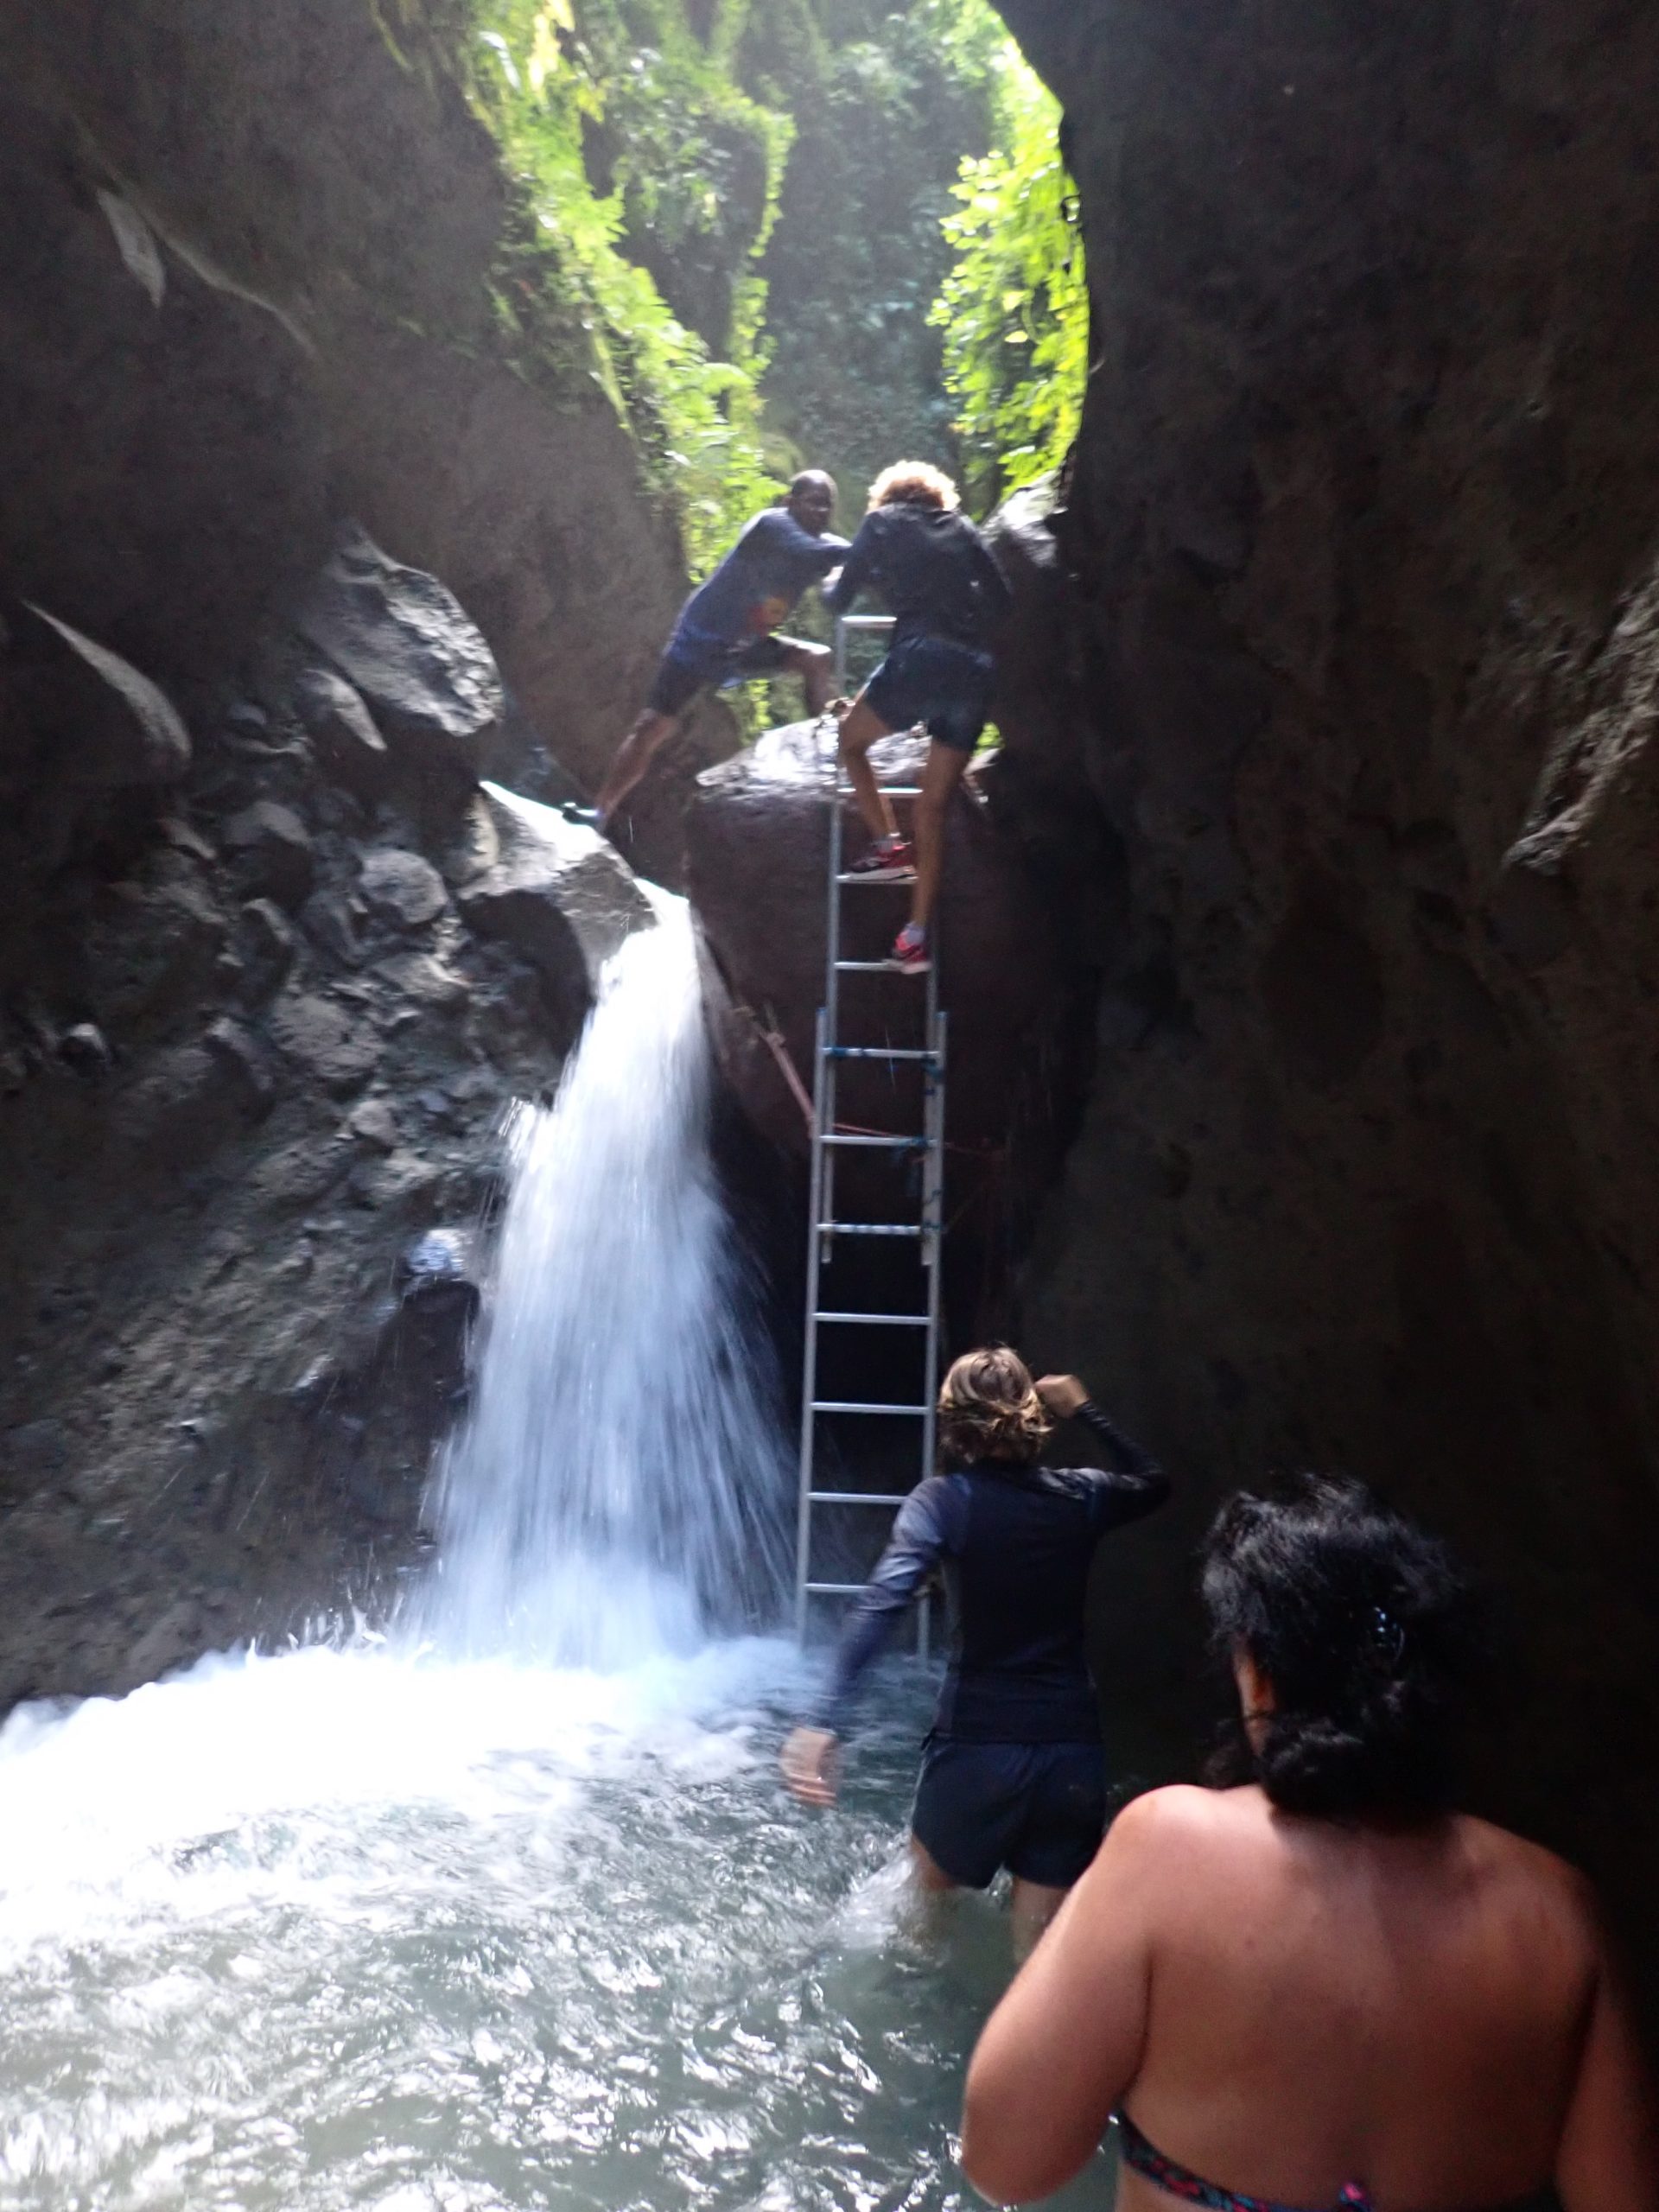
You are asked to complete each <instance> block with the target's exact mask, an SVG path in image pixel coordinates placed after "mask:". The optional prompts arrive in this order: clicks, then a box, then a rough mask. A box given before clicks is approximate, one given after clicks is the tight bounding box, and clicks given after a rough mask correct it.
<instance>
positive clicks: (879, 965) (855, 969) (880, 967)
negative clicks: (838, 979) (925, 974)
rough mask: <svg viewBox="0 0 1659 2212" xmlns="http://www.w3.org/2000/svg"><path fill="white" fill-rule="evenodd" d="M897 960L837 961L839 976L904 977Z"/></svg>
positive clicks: (837, 973)
mask: <svg viewBox="0 0 1659 2212" xmlns="http://www.w3.org/2000/svg"><path fill="white" fill-rule="evenodd" d="M904 972H905V971H904V969H902V968H901V967H900V966H899V963H898V962H897V961H896V960H837V961H836V975H837V976H902V975H903V974H904Z"/></svg>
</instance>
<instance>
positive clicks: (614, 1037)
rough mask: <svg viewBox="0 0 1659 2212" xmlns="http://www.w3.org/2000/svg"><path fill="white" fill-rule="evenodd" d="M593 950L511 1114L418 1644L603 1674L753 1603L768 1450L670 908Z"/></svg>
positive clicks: (772, 1389)
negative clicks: (460, 1423) (500, 1197)
mask: <svg viewBox="0 0 1659 2212" xmlns="http://www.w3.org/2000/svg"><path fill="white" fill-rule="evenodd" d="M656 904H657V906H658V917H659V918H658V925H657V927H655V928H654V929H646V930H643V931H637V932H636V933H635V934H634V935H633V936H632V937H631V938H628V939H627V940H626V943H625V944H623V945H622V946H621V948H620V950H619V951H617V952H616V953H615V954H614V955H613V957H612V958H611V959H610V961H609V962H608V963H607V965H606V968H605V970H604V973H603V976H602V977H601V984H600V990H599V997H598V1003H597V1005H596V1006H595V1007H594V1011H593V1014H591V1016H590V1017H589V1020H588V1027H587V1028H586V1030H585V1032H584V1033H583V1035H582V1041H581V1043H580V1045H579V1046H578V1048H577V1051H576V1052H575V1057H574V1058H573V1060H572V1061H571V1063H570V1065H569V1067H568V1068H567V1070H566V1071H565V1076H564V1080H563V1084H562V1085H561V1087H560V1090H559V1092H558V1095H557V1097H556V1100H555V1102H554V1103H553V1105H552V1106H551V1107H550V1108H542V1107H533V1106H520V1107H518V1109H515V1113H514V1117H513V1121H512V1127H511V1129H510V1132H509V1142H510V1152H511V1182H510V1189H509V1197H508V1201H507V1206H506V1212H505V1221H504V1224H503V1228H502V1234H501V1239H500V1248H499V1267H498V1272H497V1279H496V1285H495V1290H494V1295H493V1301H492V1304H491V1309H490V1317H489V1320H488V1324H487V1330H486V1337H485V1340H484V1344H483V1348H482V1355H481V1358H480V1363H479V1368H478V1376H477V1390H476V1395H475V1398H474V1408H473V1412H472V1414H471V1416H470V1418H469V1420H468V1421H467V1425H466V1427H465V1428H464V1429H463V1430H462V1431H461V1433H460V1434H459V1435H458V1436H457V1438H456V1439H455V1440H454V1442H453V1444H452V1445H451V1446H450V1447H449V1449H448V1452H447V1453H446V1455H445V1459H444V1462H443V1465H442V1471H441V1475H440V1493H441V1516H442V1518H441V1553H440V1560H441V1564H440V1566H439V1568H438V1571H437V1573H436V1575H435V1578H434V1581H433V1583H432V1586H430V1588H429V1591H428V1592H427V1594H426V1599H425V1610H424V1618H423V1627H424V1629H425V1631H426V1633H427V1634H428V1635H429V1636H430V1637H431V1638H432V1639H433V1641H434V1642H435V1643H436V1644H438V1645H439V1647H440V1648H442V1649H448V1650H458V1651H461V1652H467V1653H474V1654H477V1653H483V1652H498V1651H505V1652H510V1653H512V1654H514V1655H516V1656H522V1657H531V1658H536V1659H539V1660H546V1661H551V1662H556V1663H558V1664H561V1665H577V1666H591V1667H598V1668H604V1669H608V1668H613V1667H617V1666H620V1665H623V1664H626V1663H629V1662H632V1661H634V1660H637V1659H639V1658H640V1657H643V1656H649V1655H650V1654H652V1652H656V1651H663V1650H676V1649H688V1648H690V1646H691V1645H692V1644H694V1643H696V1642H697V1641H699V1640H701V1638H702V1637H704V1636H705V1635H707V1634H708V1633H709V1631H710V1630H715V1629H718V1628H721V1627H729V1626H733V1625H735V1624H737V1622H738V1621H739V1620H740V1619H741V1617H742V1615H743V1613H744V1611H745V1609H746V1607H747V1608H748V1609H750V1611H751V1612H752V1611H753V1608H754V1606H755V1605H756V1604H757V1602H759V1603H760V1604H765V1603H766V1602H767V1601H768V1600H770V1599H774V1598H775V1597H776V1594H777V1592H778V1589H779V1580H780V1575H781V1570H782V1565H783V1529H784V1501H785V1484H786V1474H785V1445H784V1441H783V1434H782V1427H781V1409H780V1407H779V1399H778V1394H777V1389H776V1382H775V1375H774V1371H773V1368H772V1360H771V1355H770V1350H769V1347H768V1345H767V1344H766V1337H765V1334H764V1331H763V1328H762V1324H761V1315H760V1300H759V1295H758V1286H757V1283H756V1281H755V1279H754V1275H753V1269H752V1268H751V1267H750V1265H749V1264H748V1262H747V1258H746V1255H744V1254H743V1252H742V1251H741V1249H740V1248H739V1246H738V1244H737V1243H736V1240H735V1238H734V1233H733V1230H732V1227H731V1224H730V1223H729V1221H728V1217H727V1214H726V1211H725V1207H724V1205H723V1204H722V1202H721V1195H720V1192H719V1189H718V1186H717V1185H716V1181H715V1174H714V1170H713V1165H712V1162H711V1160H710V1156H709V1112H710V1104H711V1097H712V1059H711V1054H710V1050H709V1041H708V1037H707V1033H706V1031H705V1028H704V1024H703V1020H702V1003H701V996H700V992H699V986H698V978H697V970H696V946H695V942H694V939H693V936H692V929H691V921H690V912H689V911H688V909H687V907H686V906H685V904H684V902H683V900H681V899H672V898H671V897H669V896H668V895H667V894H666V893H659V894H657V897H656Z"/></svg>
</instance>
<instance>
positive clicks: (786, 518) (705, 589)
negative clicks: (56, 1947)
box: [594, 468, 847, 829]
mask: <svg viewBox="0 0 1659 2212" xmlns="http://www.w3.org/2000/svg"><path fill="white" fill-rule="evenodd" d="M835 512H836V486H835V480H834V478H833V477H830V476H827V475H826V474H824V472H823V469H821V468H809V469H805V470H804V471H803V472H802V474H800V475H799V476H798V477H797V478H796V479H795V480H794V482H793V483H792V484H791V486H790V487H789V497H788V499H786V500H785V503H784V504H783V505H781V506H778V507H767V508H766V509H765V510H764V511H763V512H761V513H760V514H758V515H756V516H755V518H754V519H753V521H752V522H751V523H750V524H748V525H747V528H746V529H745V531H744V532H743V535H742V536H741V537H740V538H739V539H738V541H737V543H736V544H735V545H734V547H733V548H732V550H731V551H730V552H729V553H728V555H727V556H726V558H725V559H724V560H723V561H722V562H721V564H720V566H719V567H718V568H717V569H715V573H714V575H712V576H710V577H709V581H708V582H707V583H705V584H703V585H702V586H701V587H700V588H699V589H697V590H696V591H694V592H693V593H692V594H691V596H690V599H688V600H687V601H686V602H685V605H684V606H683V607H682V608H681V609H680V618H679V620H678V621H677V623H676V624H675V626H674V634H673V636H672V637H671V639H669V641H668V645H667V647H666V649H665V650H664V654H663V658H662V663H661V665H660V666H659V667H658V671H657V680H656V682H655V683H653V684H652V688H651V696H650V697H649V698H648V699H647V701H646V702H645V712H644V714H642V715H640V717H639V721H637V722H635V724H634V725H633V728H632V729H631V730H630V731H629V732H628V734H627V735H626V737H625V738H624V739H623V741H622V742H621V744H620V746H619V747H618V748H617V753H616V758H615V759H614V760H613V761H612V763H611V766H610V770H609V772H608V773H607V776H606V778H605V781H604V783H603V784H602V785H601V787H600V791H599V796H598V798H597V799H596V800H595V802H594V815H595V818H596V821H597V823H598V826H599V827H600V828H601V829H603V828H604V826H605V823H606V822H607V820H608V819H609V817H611V816H612V815H613V813H614V812H615V811H616V809H617V808H618V807H619V806H620V804H621V803H622V801H623V800H624V799H625V798H626V797H627V795H628V793H629V792H630V791H632V789H633V787H634V785H636V784H637V783H638V782H639V779H640V778H641V777H642V776H643V775H644V774H645V770H646V769H647V768H648V767H649V766H650V765H651V762H652V757H653V756H654V755H655V754H656V753H658V752H659V751H660V750H661V748H662V747H663V746H664V745H665V744H666V743H667V741H668V740H669V738H670V737H671V735H672V734H673V733H674V731H675V730H676V729H677V728H678V726H679V721H680V717H681V716H682V715H683V714H684V712H685V710H686V709H687V708H688V707H689V706H690V703H691V702H692V700H693V699H695V698H696V696H697V694H698V693H699V692H700V691H705V690H709V689H711V688H714V687H717V686H721V685H724V684H728V683H744V682H746V681H747V680H748V679H750V678H752V677H763V676H779V675H782V674H783V673H784V671H785V670H790V671H793V672H794V673H795V674H797V675H798V676H799V677H800V678H801V681H802V683H803V684H804V687H805V690H806V710H807V712H808V714H809V715H821V714H822V713H823V710H824V709H825V708H826V707H827V706H828V705H829V691H830V687H831V683H832V681H833V673H832V668H831V655H830V652H829V647H828V646H827V645H810V644H809V643H808V642H807V641H806V640H805V639H803V638H788V637H785V636H783V635H781V634H780V633H779V629H778V625H779V623H780V622H782V621H784V620H786V618H787V617H788V615H789V613H791V609H792V608H793V607H795V606H796V604H797V603H798V601H799V599H800V597H801V594H803V593H804V591H805V590H806V588H807V587H808V585H809V584H814V583H817V582H821V581H822V580H823V577H825V576H826V575H829V571H830V570H831V569H834V568H836V567H838V566H839V565H840V562H841V557H842V554H843V553H845V552H846V550H847V540H846V539H845V538H844V537H834V536H833V535H832V534H831V532H830V529H829V524H830V522H831V520H832V519H833V518H834V515H835Z"/></svg>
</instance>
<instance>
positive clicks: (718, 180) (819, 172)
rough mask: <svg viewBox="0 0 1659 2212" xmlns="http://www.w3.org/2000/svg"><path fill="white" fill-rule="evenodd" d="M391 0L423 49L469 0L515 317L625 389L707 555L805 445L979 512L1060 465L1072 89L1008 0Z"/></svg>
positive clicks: (1073, 361)
mask: <svg viewBox="0 0 1659 2212" xmlns="http://www.w3.org/2000/svg"><path fill="white" fill-rule="evenodd" d="M375 4H377V5H378V9H379V10H380V12H381V16H382V20H383V22H384V23H385V26H386V28H387V31H388V35H389V36H391V37H393V38H394V39H395V40H396V41H397V42H399V43H400V44H401V45H403V46H404V48H405V49H406V50H407V48H408V43H409V41H410V37H411V34H412V32H413V30H414V29H415V28H416V27H417V26H418V25H420V24H421V23H422V22H435V21H436V20H437V19H438V18H439V17H442V21H443V22H444V23H445V24H446V25H448V22H449V20H450V18H451V17H452V16H454V13H455V11H456V10H468V11H469V15H468V20H469V23H470V30H469V36H470V38H471V41H472V52H473V54H474V67H473V71H472V77H473V91H474V100H475V104H476V105H478V106H479V108H480V111H481V112H482V113H483V115H484V118H485V119H486V122H487V123H488V124H489V125H490V127H491V129H492V130H493V133H494V135H495V136H496V137H497V139H498V140H499V143H500V144H501V145H502V147H503V149H504V150H505V155H506V156H507V160H508V162H509V166H510V168H512V172H513V174H514V176H515V178H516V180H517V187H518V204H517V205H516V207H515V208H514V209H513V211H512V216H511V219H510V220H509V223H508V225H507V227H506V232H505V240H504V244H503V246H502V250H501V253H500V256H499V267H498V271H497V279H498V281H497V284H496V289H495V307H496V312H497V319H498V325H499V330H500V332H501V333H502V334H503V335H504V337H505V340H506V342H507V345H508V347H509V350H510V352H511V353H512V356H513V358H514V359H517V360H518V362H519V364H520V365H521V366H522V367H523V368H524V371H525V372H526V373H529V374H533V375H535V376H537V378H539V379H541V380H542V381H543V382H547V381H549V380H550V379H551V380H552V381H553V382H555V384H556V382H557V379H558V378H559V377H560V376H561V375H563V377H564V378H566V379H567V381H568V379H569V377H570V376H571V375H572V374H575V375H576V376H578V377H581V378H587V379H591V381H592V382H593V383H595V384H597V385H599V386H600V388H601V390H602V391H604V392H605V393H606V395H607V397H608V398H609V400H610V401H611V403H612V404H613V406H614V407H615V408H616V410H617V411H618V412H619V414H620V416H622V418H623V419H624V420H625V421H626V422H627V423H629V424H630V425H631V426H632V429H633V431H634V434H635V435H636V437H637V439H638V442H639V447H640V449H641V452H642V454H644V455H645V459H646V461H647V464H648V466H649V467H650V469H651V471H652V475H653V478H654V480H655V481H656V482H657V483H658V485H659V486H662V487H663V489H664V491H665V492H666V493H669V494H670V495H671V498H672V500H673V503H674V505H675V506H676V508H677V512H678V513H679V515H680V517H681V519H682V523H683V528H684V531H685V536H686V540H687V550H688V553H689V555H690V560H691V562H692V564H693V566H694V568H695V569H698V570H703V569H707V568H708V566H709V565H710V564H711V563H712V562H713V561H714V560H715V558H716V557H717V556H719V555H720V554H721V553H722V552H723V551H724V550H726V548H727V546H728V543H730V540H731V538H732V537H733V536H734V534H735V532H736V531H737V529H738V528H739V526H740V525H741V524H742V522H743V521H744V520H746V519H747V517H748V516H749V515H750V514H751V513H753V512H754V510H755V509H756V508H757V507H758V506H760V505H763V504H765V502H766V500H767V499H771V498H772V497H773V496H775V493H776V490H777V487H778V480H779V476H780V475H783V474H788V473H789V472H790V471H791V469H792V468H793V467H798V466H801V465H803V464H804V463H805V462H807V461H813V462H817V463H818V464H820V465H822V466H825V467H829V468H830V469H832V470H833V471H834V472H835V473H836V475H837V476H838V477H840V478H841V480H842V485H843V489H844V492H845V494H846V507H845V510H844V512H843V519H844V520H846V521H848V522H851V521H852V520H854V519H855V517H856V513H857V509H858V506H859V505H860V504H861V502H860V494H861V491H862V487H863V486H864V485H865V484H867V483H868V481H869V480H870V478H871V477H872V476H873V475H874V474H875V472H876V470H877V469H879V468H880V467H882V466H884V465H885V464H886V463H887V462H888V461H893V460H895V459H898V458H899V457H901V456H903V455H906V454H915V455H917V456H918V457H921V458H924V459H929V460H933V461H938V462H940V463H941V464H942V465H944V467H949V468H950V469H952V470H954V471H957V472H958V473H965V474H966V475H967V476H968V478H969V489H970V493H971V494H972V495H973V497H974V500H975V504H976V505H984V504H986V503H988V501H989V500H990V499H992V498H994V497H995V495H996V493H998V492H999V491H1001V490H1002V489H1005V488H1007V487H1009V486H1014V485H1017V484H1020V483H1023V482H1025V481H1027V480H1029V479H1030V478H1031V477H1033V476H1034V475H1037V474H1040V473H1042V471H1043V470H1045V469H1046V468H1048V467H1052V466H1053V465H1054V463H1055V461H1058V458H1059V457H1060V454H1062V453H1063V451H1064V449H1065V445H1066V443H1067V442H1069V440H1070V438H1071V435H1072V434H1073V431H1074V429H1075V425H1076V420H1077V410H1078V405H1079V402H1080V397H1081V391H1082V380H1083V372H1084V361H1085V353H1086V346H1087V304H1086V296H1085V292H1084V283H1083V275H1082V269H1081V262H1080V256H1079V255H1078V253H1077V251H1076V250H1075V249H1076V240H1075V236H1074V234H1073V233H1071V232H1069V231H1068V230H1067V228H1066V226H1065V220H1064V212H1063V211H1064V207H1065V194H1066V189H1067V187H1066V182H1065V175H1064V172H1063V170H1062V168H1061V166H1060V162H1059V156H1058V148H1057V143H1056V124H1057V113H1058V111H1057V110H1056V109H1055V106H1054V104H1053V102H1052V100H1051V99H1049V97H1048V95H1047V94H1046V92H1044V91H1043V90H1042V88H1041V86H1039V84H1038V82H1037V80H1036V79H1035V78H1034V77H1033V76H1032V74H1031V73H1030V71H1029V70H1028V69H1027V68H1026V67H1025V65H1024V64H1023V62H1022V61H1021V60H1020V58H1019V54H1018V51H1017V49H1016V48H1014V45H1013V43H1012V41H1010V40H1009V38H1008V36H1007V31H1006V29H1005V28H1004V26H1003V24H1002V22H1001V18H1000V17H999V16H997V15H996V14H995V12H994V10H993V9H992V8H991V6H990V4H989V0H375ZM964 154H965V155H966V156H968V158H967V159H966V160H965V161H964V159H963V156H964Z"/></svg>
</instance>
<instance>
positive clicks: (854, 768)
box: [841, 691, 931, 1864]
mask: <svg viewBox="0 0 1659 2212" xmlns="http://www.w3.org/2000/svg"><path fill="white" fill-rule="evenodd" d="M892 735H893V732H892V731H891V730H890V729H889V728H887V724H886V723H885V722H884V721H882V720H881V718H880V715H874V714H872V713H871V711H870V709H869V707H868V703H867V702H866V698H865V695H864V693H863V692H862V691H861V692H860V693H859V695H858V696H857V698H856V699H855V700H854V702H853V703H852V705H851V706H850V707H849V709H847V712H846V713H845V714H844V715H842V721H841V757H842V761H843V762H844V763H845V765H846V769H847V773H848V776H849V779H850V780H851V783H852V786H853V797H854V798H855V800H856V801H857V802H858V810H859V812H860V813H861V815H862V816H863V817H864V826H865V827H866V829H868V831H869V833H870V835H871V836H872V837H876V838H880V837H896V836H898V834H899V824H898V823H897V821H896V820H895V819H894V817H893V801H892V800H891V799H890V798H887V795H886V793H885V792H884V791H882V789H881V786H880V784H878V783H877V782H876V780H875V771H874V768H872V767H871V766H870V747H872V746H873V745H874V743H875V741H876V739H877V738H878V737H891V736H892ZM918 1848H919V1846H918ZM930 1864H931V1862H930Z"/></svg>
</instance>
